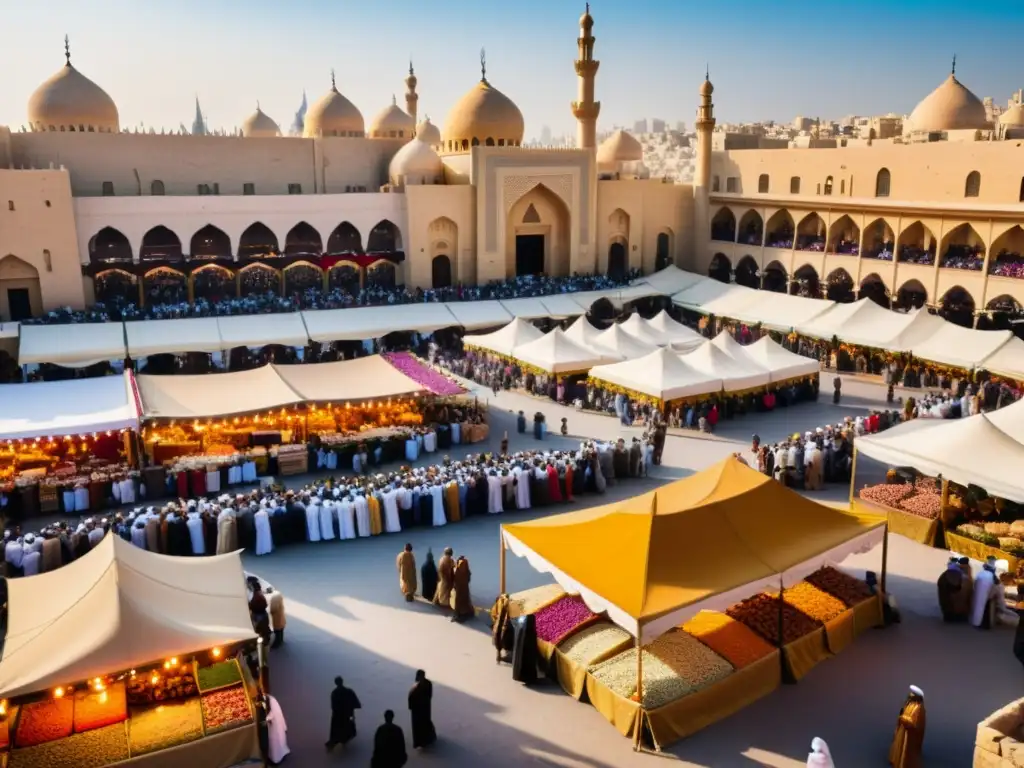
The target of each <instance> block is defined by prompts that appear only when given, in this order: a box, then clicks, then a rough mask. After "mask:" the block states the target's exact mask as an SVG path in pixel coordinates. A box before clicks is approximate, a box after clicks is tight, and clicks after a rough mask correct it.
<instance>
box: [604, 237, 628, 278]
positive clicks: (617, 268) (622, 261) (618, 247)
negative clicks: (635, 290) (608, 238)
mask: <svg viewBox="0 0 1024 768" xmlns="http://www.w3.org/2000/svg"><path fill="white" fill-rule="evenodd" d="M608 277H610V278H611V279H612V280H624V279H625V278H626V246H624V245H623V244H622V243H612V246H611V248H609V249H608Z"/></svg>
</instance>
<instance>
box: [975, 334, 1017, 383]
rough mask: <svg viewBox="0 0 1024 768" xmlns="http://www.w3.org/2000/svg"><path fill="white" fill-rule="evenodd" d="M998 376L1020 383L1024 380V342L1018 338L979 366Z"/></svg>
mask: <svg viewBox="0 0 1024 768" xmlns="http://www.w3.org/2000/svg"><path fill="white" fill-rule="evenodd" d="M978 367H979V368H983V369H985V370H986V371H988V372H989V373H994V374H995V375H996V376H1009V377H1010V378H1013V379H1017V380H1018V381H1020V380H1024V341H1021V340H1020V339H1018V338H1017V337H1016V336H1014V337H1012V338H1011V339H1010V340H1009V341H1008V342H1006V343H1005V344H1004V345H1003V346H1001V347H1000V348H999V349H997V350H996V351H995V352H993V353H992V354H991V355H989V356H988V357H986V358H985V359H984V360H982V361H981V362H980V363H979V364H978Z"/></svg>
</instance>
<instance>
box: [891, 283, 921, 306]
mask: <svg viewBox="0 0 1024 768" xmlns="http://www.w3.org/2000/svg"><path fill="white" fill-rule="evenodd" d="M927 303H928V289H927V288H925V287H924V283H922V282H921V281H920V280H907V281H906V282H905V283H903V285H901V286H900V289H899V290H898V291H896V301H895V305H896V306H897V307H899V308H900V309H920V308H921V307H923V306H924V305H925V304H927Z"/></svg>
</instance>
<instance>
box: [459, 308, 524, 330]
mask: <svg viewBox="0 0 1024 768" xmlns="http://www.w3.org/2000/svg"><path fill="white" fill-rule="evenodd" d="M444 306H445V307H446V308H447V309H448V311H449V312H451V314H452V316H454V317H455V320H456V321H457V324H458V325H461V326H462V327H463V328H465V329H466V330H467V331H475V330H477V329H478V328H496V327H498V326H499V325H505V324H506V323H508V322H509V321H511V320H512V317H513V316H512V314H511V313H509V311H508V310H506V309H505V307H503V306H502V304H501V302H500V301H450V302H448V303H447V304H445V305H444Z"/></svg>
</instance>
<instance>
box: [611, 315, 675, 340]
mask: <svg viewBox="0 0 1024 768" xmlns="http://www.w3.org/2000/svg"><path fill="white" fill-rule="evenodd" d="M619 327H620V328H621V329H622V330H624V331H625V332H626V333H628V334H629V335H630V336H632V337H633V338H635V339H638V340H639V341H642V342H643V343H644V344H648V345H650V346H652V347H665V346H668V344H669V341H670V339H668V338H667V337H666V336H664V335H663V334H661V333H659V332H658V331H656V330H654V329H653V328H651V326H650V325H648V324H647V321H646V320H644V319H643V318H642V317H640V315H639V314H638V313H636V312H634V313H633V314H632V315H630V316H629V317H627V318H626V319H625V320H624V321H623V322H621V323H619Z"/></svg>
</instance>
